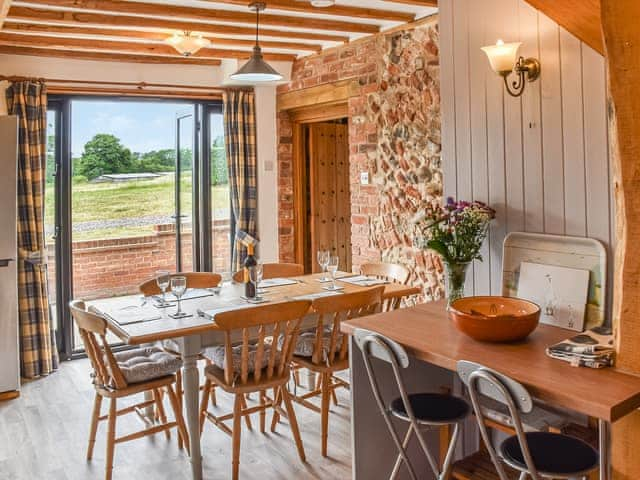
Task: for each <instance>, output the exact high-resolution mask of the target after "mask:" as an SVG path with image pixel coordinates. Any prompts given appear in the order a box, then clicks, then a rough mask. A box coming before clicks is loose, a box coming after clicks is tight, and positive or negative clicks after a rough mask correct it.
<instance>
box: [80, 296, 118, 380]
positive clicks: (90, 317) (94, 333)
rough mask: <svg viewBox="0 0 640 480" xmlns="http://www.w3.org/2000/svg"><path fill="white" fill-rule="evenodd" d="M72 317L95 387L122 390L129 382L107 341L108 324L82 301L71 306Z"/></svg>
mask: <svg viewBox="0 0 640 480" xmlns="http://www.w3.org/2000/svg"><path fill="white" fill-rule="evenodd" d="M69 309H70V310H71V316H72V317H73V319H74V320H75V322H76V324H77V325H78V331H79V332H80V335H81V337H82V341H83V343H84V348H85V350H86V352H87V356H88V357H89V361H90V362H91V366H92V367H93V372H94V385H95V386H96V387H101V388H106V389H110V390H113V389H116V390H117V389H122V388H126V387H127V381H126V380H125V378H124V375H123V374H122V371H121V370H120V367H119V366H118V362H117V361H116V359H115V357H114V356H113V352H112V351H111V347H110V346H109V342H108V341H107V322H106V321H105V320H104V318H102V317H100V316H99V315H96V314H95V313H93V312H90V311H88V310H87V309H86V305H85V303H84V302H83V301H82V300H74V301H72V302H71V303H70V304H69Z"/></svg>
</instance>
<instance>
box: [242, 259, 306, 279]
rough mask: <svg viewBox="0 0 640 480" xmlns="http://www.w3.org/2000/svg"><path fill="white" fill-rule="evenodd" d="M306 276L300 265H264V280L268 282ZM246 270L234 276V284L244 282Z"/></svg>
mask: <svg viewBox="0 0 640 480" xmlns="http://www.w3.org/2000/svg"><path fill="white" fill-rule="evenodd" d="M300 275H304V267H303V266H302V265H300V264H299V263H263V264H262V278H263V279H265V280H267V279H269V278H287V277H299V276H300ZM243 276H244V270H239V271H237V272H236V273H234V274H233V281H234V282H238V283H239V282H242V281H244V278H243Z"/></svg>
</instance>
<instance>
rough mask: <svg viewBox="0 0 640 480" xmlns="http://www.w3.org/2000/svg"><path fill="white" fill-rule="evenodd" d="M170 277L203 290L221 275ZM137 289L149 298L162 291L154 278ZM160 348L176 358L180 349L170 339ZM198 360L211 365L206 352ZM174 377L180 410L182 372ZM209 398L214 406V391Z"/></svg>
mask: <svg viewBox="0 0 640 480" xmlns="http://www.w3.org/2000/svg"><path fill="white" fill-rule="evenodd" d="M171 276H172V277H175V276H183V277H186V279H187V288H203V289H206V288H215V287H217V286H218V285H220V282H221V281H222V276H221V275H219V274H218V273H212V272H181V273H173V274H171ZM138 289H139V290H140V293H142V294H143V295H144V296H145V297H149V296H152V295H160V294H161V293H162V290H160V287H158V284H157V282H156V278H155V277H154V278H151V279H149V280H147V281H145V282H144V283H142V284H141V285H140V286H139V287H138ZM169 291H171V287H169V289H168V290H167V292H169ZM162 348H164V349H165V350H166V351H167V352H169V353H171V354H173V355H175V356H177V357H179V356H180V347H179V346H178V344H177V343H176V341H175V340H171V339H170V340H165V341H163V342H162ZM199 360H204V361H205V362H207V365H210V364H211V361H210V360H209V359H208V358H207V357H206V352H203V354H201V355H200V358H199ZM176 377H177V389H176V390H177V391H176V394H177V395H178V402H179V405H180V409H181V410H182V404H183V395H184V392H183V388H182V370H178V371H177V372H176ZM210 398H211V403H212V404H213V405H214V406H215V405H216V403H217V402H216V392H215V390H212V392H211V397H210ZM179 442H180V446H182V443H181V440H179Z"/></svg>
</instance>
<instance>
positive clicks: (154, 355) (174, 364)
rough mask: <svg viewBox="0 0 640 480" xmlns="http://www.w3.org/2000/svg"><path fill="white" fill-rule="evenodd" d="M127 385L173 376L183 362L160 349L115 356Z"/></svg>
mask: <svg viewBox="0 0 640 480" xmlns="http://www.w3.org/2000/svg"><path fill="white" fill-rule="evenodd" d="M114 357H115V359H116V361H117V362H118V366H119V367H120V370H121V371H122V374H123V375H124V378H125V380H126V381H127V383H129V384H131V383H140V382H147V381H149V380H153V379H155V378H160V377H165V376H167V375H173V374H174V373H176V372H177V371H178V370H179V369H180V368H182V360H181V359H180V358H179V357H176V356H175V355H171V354H170V353H167V352H165V351H164V350H162V349H160V348H158V347H147V348H136V349H135V350H126V351H124V352H118V353H115V354H114Z"/></svg>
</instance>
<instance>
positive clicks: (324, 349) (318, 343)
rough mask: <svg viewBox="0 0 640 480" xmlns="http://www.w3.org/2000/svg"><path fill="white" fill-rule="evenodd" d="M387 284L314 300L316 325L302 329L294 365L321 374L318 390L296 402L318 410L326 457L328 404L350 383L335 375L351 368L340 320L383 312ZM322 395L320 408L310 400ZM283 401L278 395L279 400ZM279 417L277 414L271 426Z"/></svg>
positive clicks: (347, 340)
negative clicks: (335, 392) (316, 317)
mask: <svg viewBox="0 0 640 480" xmlns="http://www.w3.org/2000/svg"><path fill="white" fill-rule="evenodd" d="M382 292H384V286H379V287H373V288H370V289H367V290H361V291H359V292H354V293H345V294H342V295H332V296H329V297H321V298H317V299H315V300H314V301H313V304H312V307H311V308H312V311H313V312H314V313H316V314H317V315H318V319H317V323H316V327H315V328H314V329H312V330H308V331H304V332H301V334H300V335H299V337H298V342H297V343H296V347H295V350H294V354H293V362H292V363H293V367H294V368H296V367H298V368H299V367H302V368H307V369H309V370H310V371H311V372H313V373H315V374H318V375H319V376H320V380H319V386H317V387H316V389H315V390H313V391H311V392H308V393H305V394H303V395H298V396H295V397H293V400H294V401H296V402H297V403H299V404H301V405H303V406H305V407H307V408H310V409H311V410H313V411H316V412H319V413H320V415H321V428H322V455H323V456H325V457H326V456H327V438H328V430H329V404H330V401H331V396H332V394H333V392H334V391H335V389H337V388H339V387H346V388H348V386H349V385H348V384H347V383H346V382H345V381H344V380H341V379H339V378H336V377H334V374H335V373H336V372H339V371H342V370H346V369H348V368H349V336H348V335H343V334H342V333H341V332H340V323H341V322H343V321H345V320H350V319H352V318H357V317H364V316H366V315H371V314H374V313H378V312H380V310H381V308H382ZM318 396H320V399H321V401H320V408H318V407H317V406H316V405H315V404H313V403H311V402H310V401H309V399H310V398H312V397H318ZM277 400H278V401H279V400H280V399H279V398H278V399H277ZM278 420H279V415H278V411H277V410H276V412H275V413H274V416H273V423H272V425H271V429H272V430H274V429H275V425H276V424H277V422H278Z"/></svg>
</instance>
